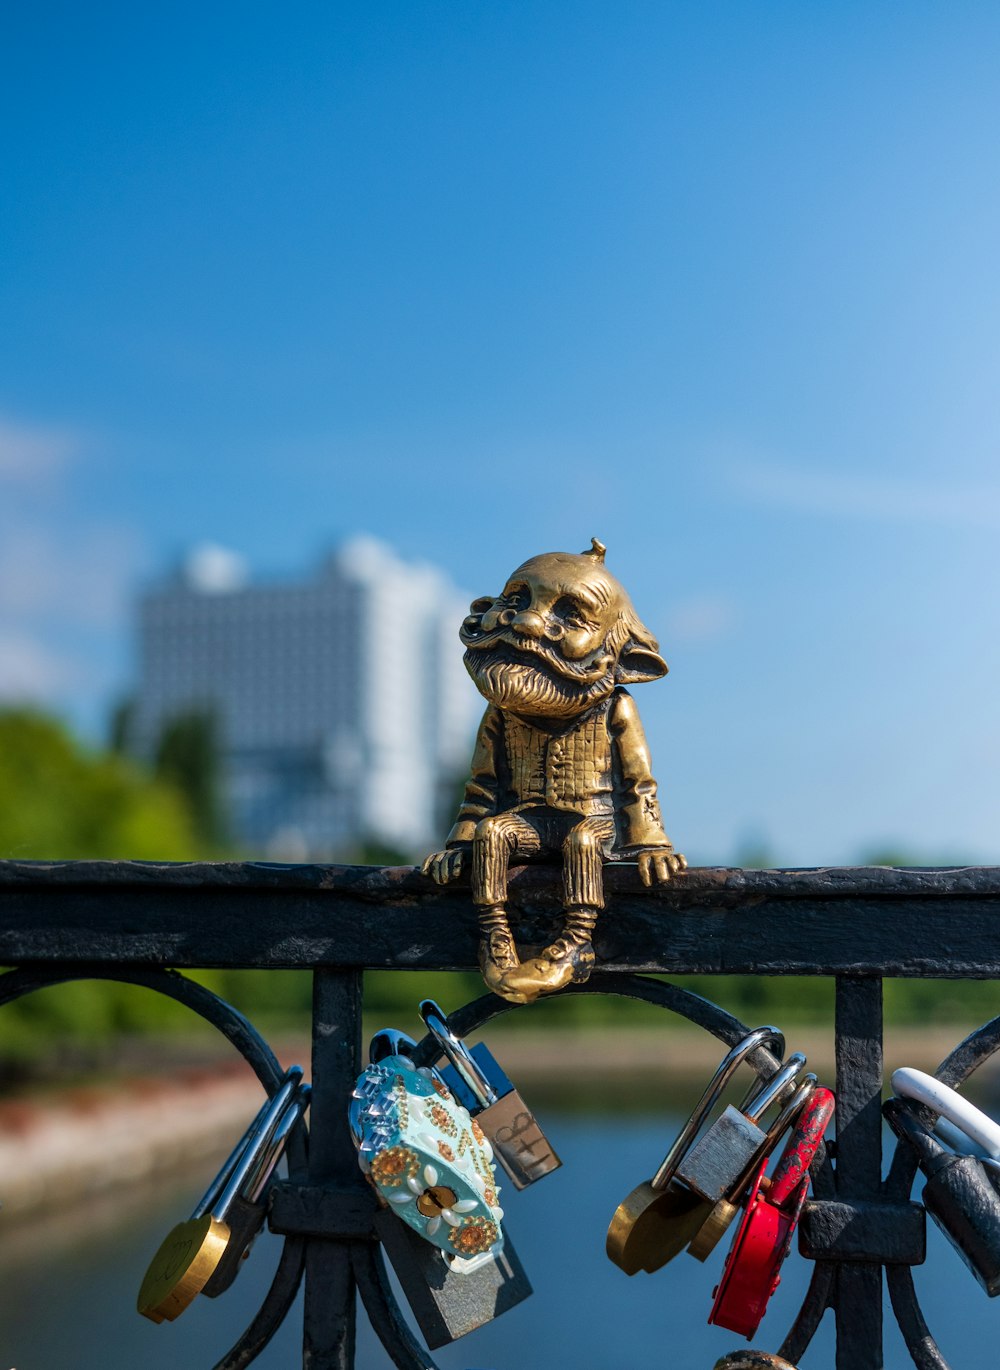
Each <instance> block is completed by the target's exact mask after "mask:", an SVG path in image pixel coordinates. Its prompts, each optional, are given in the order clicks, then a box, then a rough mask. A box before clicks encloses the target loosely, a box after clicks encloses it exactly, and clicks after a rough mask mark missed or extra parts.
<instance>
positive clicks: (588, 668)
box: [459, 625, 613, 685]
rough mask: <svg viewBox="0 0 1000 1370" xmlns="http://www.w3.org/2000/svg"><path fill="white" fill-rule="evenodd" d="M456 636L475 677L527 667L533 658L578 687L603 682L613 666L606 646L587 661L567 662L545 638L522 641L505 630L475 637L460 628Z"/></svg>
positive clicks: (465, 628) (517, 635)
mask: <svg viewBox="0 0 1000 1370" xmlns="http://www.w3.org/2000/svg"><path fill="white" fill-rule="evenodd" d="M459 636H460V637H461V639H462V642H463V643H464V644H465V647H466V662H467V664H468V667H469V670H470V671H472V673H473V674H474V675H475V674H477V673H478V672H479V671H483V670H486V668H487V667H490V666H494V665H503V666H527V665H529V661H530V658H532V657H534V658H536V659H537V664H539V665H540V666H542V668H543V669H545V668H547V669H548V670H549V671H551V672H552V673H553V674H554V675H561V676H565V677H566V678H567V679H569V680H571V681H574V682H576V683H577V684H580V685H590V684H593V683H596V682H597V681H599V680H601V679H603V677H604V676H605V675H607V673H608V671H609V670H610V669H611V667H612V665H613V657H612V654H611V653H610V652H609V651H608V650H607V648H606V646H605V647H602V648H601V649H600V651H599V652H598V654H597V656H596V657H591V658H590V659H589V660H586V659H585V660H583V661H569V660H567V659H566V657H564V656H562V655H561V653H560V652H558V651H557V650H556V649H555V648H554V647H553V646H552V645H551V644H550V643H549V642H547V641H546V640H545V639H544V638H532V637H524V636H522V635H521V634H520V633H512V632H511V631H510V630H509V629H507V628H497V629H495V630H494V631H493V632H492V633H477V632H475V630H474V629H472V628H471V626H466V625H463V627H462V630H461V632H460V634H459ZM473 653H475V657H474V658H473Z"/></svg>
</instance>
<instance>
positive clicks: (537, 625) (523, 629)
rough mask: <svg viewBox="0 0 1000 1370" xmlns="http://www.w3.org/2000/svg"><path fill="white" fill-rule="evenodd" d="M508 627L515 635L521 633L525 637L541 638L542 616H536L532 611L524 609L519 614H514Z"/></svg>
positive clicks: (543, 627) (543, 628) (542, 628)
mask: <svg viewBox="0 0 1000 1370" xmlns="http://www.w3.org/2000/svg"><path fill="white" fill-rule="evenodd" d="M510 626H511V627H512V628H513V629H514V632H515V633H522V634H523V635H524V636H525V637H541V636H542V633H543V632H544V631H545V624H544V623H543V622H542V616H541V614H536V613H535V611H534V609H524V610H522V611H521V613H519V614H515V615H514V617H513V619H512V620H511V624H510Z"/></svg>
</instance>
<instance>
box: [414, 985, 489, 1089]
mask: <svg viewBox="0 0 1000 1370" xmlns="http://www.w3.org/2000/svg"><path fill="white" fill-rule="evenodd" d="M420 1016H421V1018H423V1020H424V1022H425V1023H426V1024H427V1031H428V1032H429V1033H430V1034H431V1036H432V1037H433V1038H434V1040H435V1042H437V1044H438V1046H439V1047H440V1048H441V1050H442V1052H443V1053H444V1055H445V1056H446V1057H447V1059H448V1060H449V1061H450V1063H451V1064H452V1065H453V1066H454V1067H455V1070H456V1071H457V1072H458V1075H459V1078H460V1079H461V1080H462V1082H463V1083H464V1084H465V1085H467V1086H468V1088H469V1089H470V1090H471V1091H472V1094H473V1097H474V1098H475V1100H476V1102H477V1103H478V1104H479V1106H480V1108H488V1107H489V1106H490V1104H495V1103H496V1101H497V1100H498V1099H499V1097H500V1096H499V1094H498V1093H497V1092H496V1090H495V1089H494V1088H493V1086H492V1085H491V1084H490V1082H489V1080H488V1079H487V1078H486V1076H485V1075H484V1074H483V1071H482V1068H481V1066H480V1064H479V1062H478V1061H477V1060H476V1058H475V1057H474V1056H473V1054H472V1052H471V1051H470V1050H469V1048H468V1047H467V1046H466V1045H465V1043H464V1042H463V1041H462V1039H461V1037H459V1036H458V1034H457V1033H456V1032H453V1031H452V1029H451V1028H450V1027H449V1026H448V1019H447V1018H446V1017H445V1014H444V1010H443V1009H442V1008H441V1007H440V1006H439V1005H438V1004H436V1003H435V1002H434V1000H433V999H422V1000H421V1002H420Z"/></svg>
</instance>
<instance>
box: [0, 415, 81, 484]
mask: <svg viewBox="0 0 1000 1370" xmlns="http://www.w3.org/2000/svg"><path fill="white" fill-rule="evenodd" d="M83 445H84V438H83V434H82V433H80V432H78V431H76V430H74V429H70V428H62V427H57V426H54V425H50V424H37V423H23V422H18V421H17V420H15V419H12V418H9V417H6V416H4V415H2V414H0V485H11V484H17V485H36V484H39V483H41V482H44V481H47V480H49V479H50V478H51V477H52V476H55V475H59V474H61V473H62V472H63V471H64V470H65V469H66V467H67V466H68V465H69V464H70V463H71V462H72V461H73V460H74V459H75V458H76V457H77V456H78V455H79V453H80V452H81V450H82V448H83Z"/></svg>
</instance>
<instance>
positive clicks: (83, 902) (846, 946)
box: [0, 862, 1000, 1370]
mask: <svg viewBox="0 0 1000 1370" xmlns="http://www.w3.org/2000/svg"><path fill="white" fill-rule="evenodd" d="M606 875H607V880H606V891H607V901H608V908H607V911H606V913H605V914H604V915H603V916H602V919H601V921H600V923H599V925H598V930H597V937H596V948H597V953H598V962H599V967H600V968H599V969H598V970H597V971H596V972H595V974H594V976H593V978H592V980H591V981H590V982H589V983H588V984H586V985H583V986H579V987H577V988H576V989H575V990H574V991H573V992H576V993H588V994H593V993H596V994H601V993H613V994H627V995H632V996H637V997H641V998H643V999H646V1000H647V1001H648V1002H652V1003H656V1004H658V1005H660V1006H661V1007H663V1008H666V1009H668V1010H672V1011H675V1012H680V1013H682V1014H684V1016H686V1017H688V1018H689V1020H690V1021H693V1022H695V1023H698V1024H700V1025H701V1026H703V1027H705V1028H706V1029H707V1030H708V1031H710V1032H713V1033H715V1035H716V1036H718V1037H719V1038H720V1039H721V1040H723V1041H726V1042H728V1043H729V1044H730V1045H731V1044H732V1042H733V1041H735V1040H737V1039H738V1037H739V1035H740V1034H742V1033H743V1032H745V1028H744V1025H743V1024H741V1023H739V1022H738V1020H736V1019H734V1018H732V1016H731V1015H729V1014H726V1013H725V1011H724V1010H722V1009H720V1008H719V1007H718V1006H716V1005H713V1004H711V1003H710V1002H708V1001H707V1000H704V999H701V998H699V997H698V996H696V995H692V994H691V993H690V992H689V991H686V990H684V989H683V988H682V987H681V986H678V985H671V984H665V983H664V982H663V981H661V980H654V979H648V978H645V977H646V976H647V975H650V974H658V975H671V976H684V975H690V974H706V973H717V974H718V973H721V974H738V973H755V972H756V973H762V974H768V975H813V976H832V977H835V979H836V984H837V998H836V1021H835V1033H836V1058H837V1147H836V1163H835V1165H834V1164H833V1163H832V1162H831V1160H830V1158H829V1157H826V1158H822V1159H821V1160H820V1161H819V1162H818V1164H817V1166H816V1167H815V1169H814V1194H815V1195H816V1201H815V1203H816V1205H818V1206H821V1205H822V1204H823V1203H832V1202H833V1201H836V1204H837V1205H839V1206H841V1207H843V1206H844V1205H848V1206H853V1209H854V1210H855V1211H856V1212H857V1213H858V1214H859V1215H860V1216H861V1217H864V1215H865V1213H866V1212H870V1211H871V1210H873V1209H874V1210H876V1214H875V1216H876V1217H879V1216H881V1215H885V1219H886V1221H885V1223H884V1224H883V1225H882V1226H883V1228H884V1229H885V1231H884V1235H883V1236H882V1237H880V1241H881V1242H882V1247H881V1249H880V1250H878V1251H877V1252H876V1251H874V1250H872V1251H870V1252H869V1251H868V1250H867V1248H866V1250H865V1251H863V1252H861V1253H858V1252H853V1253H851V1255H850V1259H847V1258H845V1256H844V1253H843V1252H842V1251H838V1250H837V1249H836V1247H835V1245H830V1246H829V1247H828V1248H825V1249H823V1251H821V1252H820V1258H819V1259H817V1264H816V1267H815V1271H814V1275H813V1280H812V1283H811V1285H810V1289H809V1292H808V1294H807V1296H806V1300H805V1302H804V1304H803V1307H802V1309H801V1311H800V1313H799V1315H798V1317H797V1318H796V1321H795V1324H794V1326H793V1328H792V1330H791V1332H790V1333H789V1335H788V1337H787V1338H786V1339H785V1342H784V1344H783V1346H782V1347H781V1348H780V1354H781V1355H782V1356H783V1357H785V1358H786V1359H788V1360H790V1361H793V1362H795V1361H798V1360H799V1359H800V1357H801V1356H802V1354H803V1352H804V1351H805V1349H806V1347H807V1346H808V1343H809V1341H810V1339H811V1337H812V1335H813V1333H814V1332H815V1330H816V1327H817V1326H818V1324H819V1321H820V1319H821V1318H822V1316H823V1313H824V1311H825V1309H826V1308H827V1307H830V1308H832V1309H833V1310H834V1315H835V1318H836V1324H837V1367H838V1370H843V1368H844V1367H847V1366H850V1367H851V1370H878V1367H881V1365H882V1347H881V1317H882V1306H883V1299H882V1282H881V1269H882V1266H883V1264H884V1265H885V1266H886V1270H887V1275H888V1284H889V1292H890V1297H891V1303H892V1308H893V1310H894V1312H895V1314H896V1316H897V1319H898V1321H899V1323H900V1326H901V1328H902V1331H903V1335H904V1338H905V1340H906V1344H907V1346H908V1348H909V1350H910V1354H911V1356H912V1358H913V1361H914V1363H915V1364H916V1365H917V1366H919V1367H927V1368H928V1370H947V1366H946V1362H945V1360H944V1358H943V1357H942V1355H941V1352H940V1351H939V1350H938V1348H937V1346H936V1344H935V1343H934V1340H933V1337H932V1336H931V1334H930V1332H929V1331H928V1329H927V1327H926V1324H925V1323H924V1320H923V1316H922V1314H921V1312H920V1308H919V1304H918V1303H917V1299H916V1294H915V1292H914V1286H913V1281H912V1278H911V1276H910V1271H909V1267H908V1261H909V1260H911V1259H913V1257H912V1252H910V1253H909V1254H908V1252H907V1250H906V1249H905V1240H904V1236H903V1235H899V1237H898V1240H897V1249H895V1250H893V1249H892V1241H893V1236H892V1231H891V1230H890V1229H891V1221H890V1219H891V1218H892V1217H893V1215H894V1214H896V1215H898V1213H900V1212H904V1211H905V1208H906V1202H905V1201H906V1200H907V1197H908V1195H909V1191H910V1186H911V1184H912V1181H913V1177H914V1176H913V1169H914V1168H913V1166H912V1164H911V1162H910V1161H909V1159H908V1158H907V1157H906V1156H905V1155H904V1154H902V1153H899V1152H897V1154H896V1156H895V1157H894V1159H893V1163H892V1165H891V1167H890V1170H889V1175H888V1178H887V1179H886V1180H885V1181H884V1182H883V1178H882V1155H881V1135H882V1130H881V1116H880V1100H881V1090H882V1076H883V1071H882V1012H881V1005H882V978H883V977H884V976H889V975H892V976H902V977H912V978H924V977H947V978H969V979H985V978H994V977H998V976H1000V937H998V936H997V934H996V932H995V929H996V928H997V927H998V926H1000V921H998V918H997V915H998V914H1000V868H998V867H956V868H935V869H910V870H898V869H892V868H882V867H862V868H824V869H817V870H799V871H741V870H733V869H728V868H720V869H715V868H713V869H703V870H692V871H689V872H687V873H686V874H684V875H683V876H681V877H679V878H678V879H676V880H675V881H674V882H673V883H672V884H671V885H669V886H667V887H666V888H664V889H646V888H645V887H644V886H643V885H642V883H641V881H640V880H639V878H638V874H637V872H636V871H635V868H634V867H630V866H628V865H618V866H612V867H610V868H609V869H608V871H607V872H606ZM510 899H511V906H512V911H513V913H514V915H515V916H516V917H517V920H518V926H519V940H520V941H522V942H524V943H531V942H538V943H544V942H545V941H546V940H548V939H549V938H550V936H551V935H552V933H553V931H554V930H555V929H557V928H558V924H559V918H560V882H559V873H558V871H556V870H551V869H546V868H541V867H533V868H526V869H523V870H520V871H515V872H513V873H512V876H511V882H510ZM476 941H477V929H476V917H475V911H474V909H473V907H472V905H471V902H470V900H469V895H468V891H467V889H466V890H463V889H462V888H460V887H459V888H448V889H441V887H438V886H436V885H434V884H433V883H432V882H430V881H428V880H426V879H425V878H424V877H422V876H421V875H420V874H419V873H418V872H417V871H415V870H411V869H409V868H389V869H379V868H374V867H351V866H321V865H304V866H282V865H272V864H268V863H260V862H235V863H219V864H208V863H190V864H176V865H167V864H154V863H136V862H0V964H4V965H8V966H15V967H20V969H18V970H16V971H14V972H8V973H7V974H5V975H3V976H0V1003H3V1002H5V1001H6V999H8V998H10V997H13V995H14V994H15V993H16V992H18V991H20V992H29V991H30V989H32V988H40V987H43V986H44V985H46V984H50V983H58V982H60V981H63V980H66V979H70V978H76V977H82V976H94V977H97V978H105V979H118V978H120V979H125V980H129V981H131V982H133V983H145V984H147V985H148V987H149V988H151V989H156V990H160V991H161V992H166V993H172V994H173V995H174V997H176V998H180V999H181V1000H182V1002H188V1003H189V1005H190V1006H192V1007H195V1008H196V1011H199V1012H202V1013H203V1014H204V1016H206V1017H208V1018H209V1020H210V1021H213V1022H215V1024H216V1026H218V1027H219V1028H220V1030H221V1031H223V1032H225V1033H226V1035H227V1036H228V1037H229V1038H230V1040H231V1041H233V1042H234V1044H235V1045H236V1046H237V1047H238V1049H240V1050H243V1051H244V1054H248V1053H252V1052H257V1053H258V1060H259V1061H261V1062H263V1064H257V1065H256V1068H257V1069H258V1073H261V1075H262V1078H265V1076H268V1075H269V1074H270V1073H273V1069H276V1066H274V1067H272V1066H271V1065H270V1063H269V1062H268V1061H267V1058H266V1056H260V1050H261V1048H259V1047H258V1046H256V1043H257V1042H259V1041H260V1039H259V1038H258V1037H257V1034H256V1033H255V1032H254V1030H253V1028H252V1027H251V1026H250V1024H248V1023H246V1022H245V1020H243V1019H241V1018H240V1016H239V1015H236V1014H235V1013H234V1011H233V1010H230V1009H229V1007H228V1006H227V1005H224V1004H222V1002H221V1001H220V1000H217V999H215V996H212V995H210V994H209V992H208V991H207V990H204V989H202V987H200V986H196V985H194V984H193V983H192V982H190V981H188V980H186V979H185V978H183V977H182V976H179V975H177V974H175V971H176V970H177V969H184V968H195V967H198V968H202V967H226V968H232V969H244V968H258V967H263V968H284V967H292V968H300V969H309V970H311V971H312V972H313V984H314V995H313V1061H312V1084H313V1095H312V1104H311V1117H312V1121H311V1127H310V1146H309V1158H308V1174H307V1175H306V1173H305V1172H304V1171H300V1170H297V1171H296V1173H295V1175H294V1176H293V1180H292V1182H290V1183H289V1184H288V1185H285V1186H281V1187H279V1188H280V1189H281V1190H283V1191H284V1200H285V1205H284V1207H283V1208H282V1209H281V1211H280V1213H279V1212H278V1210H277V1208H276V1209H275V1212H274V1213H273V1214H272V1217H273V1219H274V1220H275V1222H276V1226H277V1228H278V1230H281V1231H282V1232H284V1233H285V1235H286V1252H291V1253H293V1257H294V1259H292V1267H298V1268H300V1267H301V1261H302V1257H303V1253H304V1264H305V1287H306V1297H305V1308H304V1354H303V1363H304V1364H312V1365H317V1366H318V1365H322V1366H324V1367H336V1370H349V1367H351V1366H353V1364H354V1350H353V1348H354V1316H355V1314H354V1302H355V1300H354V1293H355V1290H356V1289H357V1290H358V1291H359V1292H360V1294H361V1297H362V1300H363V1302H364V1304H365V1307H366V1309H367V1310H368V1313H369V1315H370V1316H371V1317H372V1319H373V1321H374V1322H375V1323H376V1325H377V1326H378V1327H379V1329H380V1331H381V1332H382V1333H383V1340H384V1343H385V1345H386V1347H387V1350H388V1351H389V1354H390V1356H391V1357H392V1359H393V1360H394V1362H395V1363H396V1364H397V1365H398V1366H402V1367H408V1370H429V1367H433V1364H434V1362H433V1361H432V1360H431V1359H430V1357H429V1356H428V1354H427V1352H426V1351H425V1350H424V1349H423V1348H422V1347H421V1346H420V1345H419V1344H418V1343H417V1342H416V1340H415V1339H414V1337H413V1335H412V1333H410V1331H409V1329H408V1328H407V1326H406V1324H405V1321H404V1320H403V1319H402V1317H401V1315H400V1314H399V1311H398V1309H397V1308H396V1306H395V1303H394V1300H393V1296H392V1293H391V1289H390V1287H389V1284H388V1281H387V1279H386V1276H385V1271H384V1268H383V1266H382V1264H381V1257H380V1255H379V1250H378V1246H377V1244H376V1243H375V1242H374V1241H373V1240H371V1237H370V1234H369V1233H368V1232H367V1231H366V1229H365V1226H364V1224H365V1221H366V1219H365V1217H364V1214H365V1213H366V1212H367V1209H366V1208H365V1204H364V1202H362V1200H363V1199H366V1198H367V1191H366V1189H365V1185H364V1181H363V1178H362V1177H361V1176H360V1172H359V1170H358V1167H357V1163H356V1158H355V1154H354V1148H353V1143H352V1142H351V1138H350V1135H349V1132H348V1128H347V1123H346V1110H345V1100H346V1099H347V1097H348V1094H349V1092H350V1089H351V1086H352V1084H353V1081H354V1079H355V1077H356V1076H357V1074H358V1072H359V1071H360V1069H361V1065H362V1060H361V1008H362V978H363V972H364V970H366V969H376V968H394V969H426V970H471V969H473V968H474V967H475V965H476ZM168 967H170V968H173V969H167V968H168ZM196 1001H197V1002H196ZM511 1008H512V1006H511V1005H510V1004H507V1003H506V1002H504V1001H501V1000H497V999H495V998H493V996H491V995H487V996H485V997H484V998H482V999H480V1000H477V1001H476V1002H475V1003H473V1004H469V1005H466V1006H465V1007H464V1008H462V1009H460V1010H458V1011H457V1012H456V1013H453V1014H452V1015H451V1016H450V1018H449V1023H450V1026H451V1027H452V1028H454V1030H455V1031H456V1032H457V1033H459V1034H460V1035H462V1036H464V1035H465V1034H467V1033H468V1032H469V1031H471V1030H474V1029H475V1028H476V1027H478V1026H481V1025H482V1024H483V1023H484V1022H486V1021H488V1020H489V1019H490V1018H491V1017H493V1016H495V1015H496V1014H497V1013H504V1012H507V1011H510V1009H511ZM998 1046H1000V1020H998V1021H995V1022H993V1023H990V1024H987V1025H986V1026H985V1027H984V1028H982V1029H981V1030H980V1031H979V1032H978V1033H977V1034H973V1036H972V1037H971V1038H969V1039H967V1041H966V1042H965V1043H962V1044H961V1045H960V1046H959V1047H957V1048H956V1050H955V1051H954V1052H953V1053H952V1054H951V1055H950V1056H949V1057H948V1059H947V1060H946V1062H945V1063H944V1064H943V1066H942V1068H941V1075H942V1078H943V1079H945V1080H946V1081H947V1082H948V1083H950V1084H955V1083H957V1082H959V1081H960V1080H962V1079H964V1078H965V1077H966V1075H967V1074H968V1072H969V1071H970V1070H972V1069H974V1068H975V1067H976V1066H977V1065H979V1064H980V1063H981V1061H982V1060H983V1059H985V1058H986V1056H987V1055H989V1054H990V1053H992V1052H993V1051H995V1050H996V1049H997V1048H998ZM262 1047H263V1051H264V1052H266V1051H267V1048H266V1045H263V1044H262ZM759 1054H760V1059H759V1060H757V1059H755V1060H754V1062H753V1064H754V1065H755V1067H756V1068H757V1069H758V1070H759V1071H761V1072H763V1073H764V1074H768V1073H770V1071H771V1070H773V1068H774V1062H773V1058H770V1057H769V1053H766V1052H761V1053H759ZM418 1055H420V1057H421V1059H424V1058H426V1059H428V1060H430V1059H433V1057H434V1047H433V1043H432V1042H429V1041H428V1039H425V1041H424V1043H422V1044H420V1046H419V1047H418ZM248 1059H250V1056H248ZM272 1059H273V1058H272ZM289 1191H295V1193H293V1194H290V1193H289ZM293 1199H294V1200H295V1202H291V1200H293ZM879 1206H881V1207H879ZM289 1215H291V1216H289ZM303 1215H304V1216H303ZM900 1221H901V1222H902V1219H900ZM296 1223H297V1224H298V1226H296ZM911 1226H912V1224H911ZM819 1227H820V1228H821V1224H820V1225H819ZM817 1230H819V1228H818V1229H817ZM900 1233H902V1228H900ZM815 1240H819V1238H818V1237H817V1238H816V1239H815ZM866 1255H870V1259H865V1258H864V1257H865V1256H866ZM286 1264H287V1262H285V1260H284V1258H283V1265H282V1266H281V1267H279V1274H280V1273H281V1270H282V1269H283V1268H284V1266H285V1265H286ZM297 1273H298V1271H297V1268H296V1269H292V1268H291V1267H289V1270H288V1276H287V1278H286V1279H285V1282H284V1284H283V1285H281V1287H280V1288H276V1289H272V1292H271V1294H269V1296H268V1298H269V1304H268V1306H267V1307H266V1308H265V1309H264V1310H262V1312H261V1314H259V1315H258V1318H257V1319H255V1323H254V1325H253V1327H252V1328H251V1329H249V1330H248V1334H247V1336H246V1337H245V1338H244V1339H242V1341H241V1343H240V1349H239V1352H238V1354H237V1358H236V1359H229V1358H227V1360H226V1361H225V1364H226V1366H227V1367H232V1370H235V1367H236V1366H237V1365H247V1364H249V1363H250V1362H251V1361H252V1360H253V1359H254V1358H255V1356H256V1355H257V1354H258V1353H259V1350H260V1349H261V1346H262V1345H263V1341H262V1340H261V1336H262V1335H263V1336H264V1337H265V1339H266V1333H265V1328H266V1330H267V1332H269V1331H270V1330H272V1329H273V1326H274V1324H275V1319H276V1318H279V1319H280V1316H281V1315H282V1314H283V1313H284V1311H285V1310H286V1309H287V1306H288V1304H289V1303H290V1302H291V1298H290V1295H289V1291H291V1293H292V1294H293V1293H294V1286H293V1284H292V1278H293V1277H294V1278H295V1281H296V1282H297ZM262 1319H263V1321H262ZM254 1328H257V1329H258V1330H257V1331H256V1332H254ZM235 1351H236V1348H234V1352H235Z"/></svg>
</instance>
